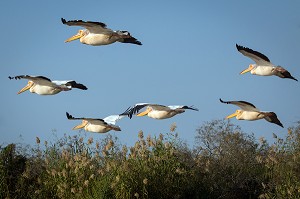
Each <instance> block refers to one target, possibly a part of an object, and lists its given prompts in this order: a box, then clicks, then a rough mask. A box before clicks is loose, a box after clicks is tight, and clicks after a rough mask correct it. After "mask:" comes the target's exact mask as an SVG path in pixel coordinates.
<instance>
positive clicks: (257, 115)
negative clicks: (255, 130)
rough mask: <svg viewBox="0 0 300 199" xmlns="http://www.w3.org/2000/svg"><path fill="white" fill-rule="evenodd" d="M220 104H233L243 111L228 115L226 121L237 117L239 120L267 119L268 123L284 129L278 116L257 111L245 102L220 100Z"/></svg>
mask: <svg viewBox="0 0 300 199" xmlns="http://www.w3.org/2000/svg"><path fill="white" fill-rule="evenodd" d="M220 102H222V103H225V104H233V105H236V106H238V107H240V108H241V109H242V110H236V111H235V113H233V114H231V115H228V116H227V117H226V119H229V118H232V117H236V119H237V120H249V121H253V120H260V119H265V120H267V121H268V122H271V123H274V124H277V125H279V126H281V127H282V128H283V125H282V124H281V122H280V121H279V119H278V118H277V115H276V114H275V113H274V112H262V111H260V110H259V109H257V108H256V107H255V106H254V105H253V104H251V103H249V102H245V101H223V100H222V99H220Z"/></svg>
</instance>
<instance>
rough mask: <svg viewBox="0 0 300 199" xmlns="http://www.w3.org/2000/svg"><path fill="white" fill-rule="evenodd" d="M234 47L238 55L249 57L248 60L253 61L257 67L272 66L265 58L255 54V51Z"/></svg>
mask: <svg viewBox="0 0 300 199" xmlns="http://www.w3.org/2000/svg"><path fill="white" fill-rule="evenodd" d="M235 46H236V48H237V50H238V51H239V52H240V53H242V54H243V55H245V56H246V57H249V58H250V59H252V60H253V61H255V63H256V64H257V65H272V64H271V61H270V60H269V58H268V57H267V56H265V55H264V54H262V53H260V52H257V51H255V50H252V49H250V48H247V47H243V46H240V45H238V44H236V45H235Z"/></svg>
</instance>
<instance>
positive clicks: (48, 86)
mask: <svg viewBox="0 0 300 199" xmlns="http://www.w3.org/2000/svg"><path fill="white" fill-rule="evenodd" d="M8 78H9V79H28V80H29V81H28V84H27V85H26V86H25V87H24V88H22V89H21V90H20V91H19V92H18V94H20V93H23V92H25V91H27V90H29V91H30V92H31V93H36V94H38V95H55V94H57V93H59V92H61V91H69V90H72V88H78V89H81V90H87V87H86V86H84V85H83V84H79V83H77V82H76V81H74V80H63V81H57V80H56V81H51V80H50V79H49V78H47V77H44V76H30V75H19V76H15V77H8Z"/></svg>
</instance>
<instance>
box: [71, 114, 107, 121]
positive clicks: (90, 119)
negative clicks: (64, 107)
mask: <svg viewBox="0 0 300 199" xmlns="http://www.w3.org/2000/svg"><path fill="white" fill-rule="evenodd" d="M66 115H67V118H68V119H69V120H87V121H93V120H94V121H95V120H97V121H102V122H104V123H105V121H104V120H103V119H98V118H86V117H73V116H72V115H71V114H69V113H68V112H66Z"/></svg>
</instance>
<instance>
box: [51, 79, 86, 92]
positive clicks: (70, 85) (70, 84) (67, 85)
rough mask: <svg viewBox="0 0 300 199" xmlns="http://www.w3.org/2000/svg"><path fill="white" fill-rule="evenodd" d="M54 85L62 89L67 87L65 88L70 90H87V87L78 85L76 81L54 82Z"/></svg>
mask: <svg viewBox="0 0 300 199" xmlns="http://www.w3.org/2000/svg"><path fill="white" fill-rule="evenodd" d="M52 82H53V83H54V84H56V85H58V86H60V87H62V88H63V87H65V88H68V89H71V88H78V89H81V90H87V87H86V86H85V85H83V84H79V83H77V82H76V81H74V80H66V81H52Z"/></svg>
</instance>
